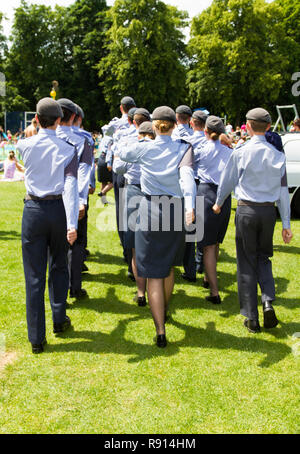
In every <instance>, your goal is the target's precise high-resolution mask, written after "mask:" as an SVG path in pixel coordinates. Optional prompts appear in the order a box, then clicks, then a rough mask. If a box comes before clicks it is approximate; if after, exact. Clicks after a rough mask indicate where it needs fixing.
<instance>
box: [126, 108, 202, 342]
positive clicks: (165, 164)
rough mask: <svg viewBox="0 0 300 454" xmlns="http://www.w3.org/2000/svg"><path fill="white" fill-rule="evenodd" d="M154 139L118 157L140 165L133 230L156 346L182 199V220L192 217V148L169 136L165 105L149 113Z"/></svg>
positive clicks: (178, 241) (180, 232)
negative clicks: (145, 281) (145, 283)
mask: <svg viewBox="0 0 300 454" xmlns="http://www.w3.org/2000/svg"><path fill="white" fill-rule="evenodd" d="M152 120H153V126H154V131H155V133H156V139H155V140H153V141H151V142H143V143H139V144H136V145H131V146H128V147H126V148H124V149H122V151H121V153H120V158H121V159H123V160H124V161H126V162H136V163H139V164H140V168H141V189H142V192H143V194H144V197H143V199H142V201H141V203H140V207H139V219H138V229H137V231H136V234H135V248H136V262H137V271H138V275H139V276H141V277H144V278H147V279H148V299H149V305H150V309H151V312H152V316H153V319H154V323H155V327H156V334H157V338H156V343H157V346H158V347H165V346H166V345H167V340H166V335H165V317H166V311H167V306H168V302H169V299H170V297H171V295H172V292H173V287H174V272H173V266H174V265H181V262H182V254H183V251H184V241H185V233H184V219H182V214H183V198H184V202H185V213H186V214H185V219H186V223H187V224H190V223H191V222H192V221H193V217H194V203H195V195H196V185H195V180H194V173H193V167H192V165H193V152H192V147H191V146H190V145H189V144H188V143H187V142H185V141H182V140H173V139H172V138H171V134H172V131H173V129H174V126H175V123H176V116H175V112H174V111H173V110H172V109H171V108H170V107H167V106H162V107H158V108H157V109H155V110H154V112H153V114H152Z"/></svg>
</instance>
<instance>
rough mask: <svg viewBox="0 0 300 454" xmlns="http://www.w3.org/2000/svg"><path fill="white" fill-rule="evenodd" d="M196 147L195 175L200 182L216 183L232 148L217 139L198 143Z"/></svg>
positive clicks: (218, 181)
mask: <svg viewBox="0 0 300 454" xmlns="http://www.w3.org/2000/svg"><path fill="white" fill-rule="evenodd" d="M197 148H198V149H196V155H197V159H198V164H197V177H198V178H199V181H200V184H201V183H213V184H215V185H218V184H219V183H220V178H221V173H222V171H223V169H224V168H225V166H226V164H227V161H228V160H229V158H230V155H231V153H232V149H231V148H228V147H226V146H225V145H222V144H221V142H220V141H219V140H216V141H214V140H208V141H207V143H206V144H204V145H203V146H202V145H198V147H197Z"/></svg>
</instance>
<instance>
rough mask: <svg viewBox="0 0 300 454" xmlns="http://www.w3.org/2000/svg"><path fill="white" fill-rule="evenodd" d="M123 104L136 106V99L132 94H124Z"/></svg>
mask: <svg viewBox="0 0 300 454" xmlns="http://www.w3.org/2000/svg"><path fill="white" fill-rule="evenodd" d="M121 104H123V105H125V106H135V102H134V99H133V98H131V97H130V96H124V98H122V99H121Z"/></svg>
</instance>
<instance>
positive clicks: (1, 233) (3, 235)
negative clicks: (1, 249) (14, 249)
mask: <svg viewBox="0 0 300 454" xmlns="http://www.w3.org/2000/svg"><path fill="white" fill-rule="evenodd" d="M19 239H21V233H20V232H16V231H15V230H0V240H4V241H6V240H19Z"/></svg>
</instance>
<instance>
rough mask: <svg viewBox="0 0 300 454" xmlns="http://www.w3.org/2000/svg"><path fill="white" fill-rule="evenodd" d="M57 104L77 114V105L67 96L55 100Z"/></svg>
mask: <svg viewBox="0 0 300 454" xmlns="http://www.w3.org/2000/svg"><path fill="white" fill-rule="evenodd" d="M57 102H58V104H59V105H60V107H63V108H64V109H67V110H70V112H72V113H74V114H76V115H77V107H76V104H75V103H74V102H73V101H71V100H70V99H67V98H60V99H58V100H57Z"/></svg>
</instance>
